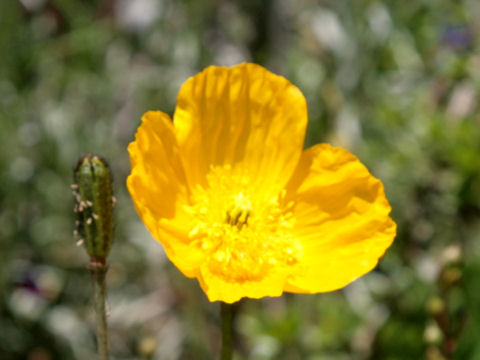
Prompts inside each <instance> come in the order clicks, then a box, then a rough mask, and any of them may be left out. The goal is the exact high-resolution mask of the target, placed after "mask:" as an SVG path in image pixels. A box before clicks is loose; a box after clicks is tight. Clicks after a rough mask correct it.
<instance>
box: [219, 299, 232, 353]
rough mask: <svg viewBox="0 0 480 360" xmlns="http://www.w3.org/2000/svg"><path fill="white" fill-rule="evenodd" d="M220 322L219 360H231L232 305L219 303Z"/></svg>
mask: <svg viewBox="0 0 480 360" xmlns="http://www.w3.org/2000/svg"><path fill="white" fill-rule="evenodd" d="M220 315H221V322H222V355H221V360H231V359H232V354H233V305H232V304H227V303H224V302H221V303H220Z"/></svg>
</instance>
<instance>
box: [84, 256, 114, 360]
mask: <svg viewBox="0 0 480 360" xmlns="http://www.w3.org/2000/svg"><path fill="white" fill-rule="evenodd" d="M88 269H89V270H90V272H91V273H92V276H93V284H94V295H95V312H96V317H97V346H98V358H99V360H108V359H109V354H108V332H107V315H106V313H105V298H106V293H107V289H106V285H105V277H106V274H107V269H108V267H107V265H106V264H105V261H98V260H91V261H90V264H88Z"/></svg>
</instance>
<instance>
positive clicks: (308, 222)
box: [285, 144, 396, 293]
mask: <svg viewBox="0 0 480 360" xmlns="http://www.w3.org/2000/svg"><path fill="white" fill-rule="evenodd" d="M287 200H293V201H294V204H295V205H294V207H293V210H292V211H293V215H294V218H295V225H294V228H293V229H292V231H293V234H294V237H295V238H297V239H298V240H299V241H300V244H301V246H302V248H303V250H302V252H303V254H302V257H301V261H300V262H299V264H298V265H297V266H296V268H295V269H292V275H291V276H290V278H289V279H288V281H287V285H286V288H285V290H286V291H290V292H297V293H316V292H325V291H332V290H336V289H339V288H342V287H344V286H345V285H347V284H348V283H350V282H351V281H353V280H355V279H356V278H358V277H360V276H362V275H364V274H365V273H367V272H369V271H370V270H372V269H373V268H374V267H375V266H376V264H377V262H378V259H379V258H380V257H381V256H382V255H383V254H384V253H385V251H386V249H387V248H388V247H389V246H390V245H391V244H392V242H393V239H394V237H395V233H396V225H395V223H394V222H393V220H392V219H391V218H390V217H389V213H390V210H391V207H390V205H389V203H388V201H387V199H386V198H385V193H384V189H383V185H382V183H381V182H380V181H379V180H378V179H376V178H375V177H373V176H372V175H371V174H370V173H369V172H368V170H367V169H366V167H365V166H364V165H362V164H361V163H360V161H359V160H358V159H357V158H356V157H355V156H353V155H352V154H350V153H349V152H348V151H346V150H343V149H340V148H335V147H332V146H330V145H327V144H320V145H316V146H314V147H312V148H310V149H308V150H306V151H305V152H304V153H303V154H302V157H301V159H300V162H299V164H298V167H297V169H296V170H295V173H294V175H293V176H292V178H291V180H290V182H289V183H288V185H287Z"/></svg>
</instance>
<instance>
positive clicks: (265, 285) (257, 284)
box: [198, 264, 286, 304]
mask: <svg viewBox="0 0 480 360" xmlns="http://www.w3.org/2000/svg"><path fill="white" fill-rule="evenodd" d="M281 270H282V269H278V270H277V271H276V272H273V273H270V274H267V275H266V276H264V277H263V278H262V279H261V280H257V281H239V282H234V281H227V280H225V279H224V278H223V277H219V276H218V275H216V274H213V273H212V272H211V269H210V268H209V266H208V264H203V265H202V266H201V273H200V274H201V275H200V276H199V277H198V281H199V283H200V286H201V288H202V290H203V291H204V293H205V294H206V295H207V297H208V300H210V301H219V300H220V301H223V302H226V303H229V304H231V303H234V302H236V301H238V300H240V299H241V298H243V297H248V298H252V299H260V298H262V297H265V296H280V295H282V292H283V289H284V286H285V279H286V275H285V271H281Z"/></svg>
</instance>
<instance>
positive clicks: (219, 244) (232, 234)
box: [186, 166, 301, 281]
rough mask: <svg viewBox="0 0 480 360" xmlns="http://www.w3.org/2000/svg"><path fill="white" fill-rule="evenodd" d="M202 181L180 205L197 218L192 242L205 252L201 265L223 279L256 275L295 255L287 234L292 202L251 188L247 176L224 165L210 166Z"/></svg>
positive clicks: (297, 249) (289, 262)
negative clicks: (203, 185)
mask: <svg viewBox="0 0 480 360" xmlns="http://www.w3.org/2000/svg"><path fill="white" fill-rule="evenodd" d="M207 182H208V186H207V187H206V188H201V187H198V188H197V189H196V190H195V191H194V194H193V203H194V205H192V206H189V207H187V208H186V210H187V211H188V212H189V213H190V214H191V215H192V216H193V217H194V218H195V219H196V220H197V221H196V223H195V226H194V227H193V228H192V230H190V234H189V235H190V238H191V239H192V246H198V247H200V248H201V249H203V250H204V251H206V252H207V254H208V256H207V259H208V262H207V266H208V267H209V270H210V271H211V272H212V273H215V274H217V275H218V276H221V277H223V278H224V279H225V280H227V281H247V280H255V279H256V280H258V279H261V278H262V277H264V276H266V275H267V274H268V273H269V272H271V271H272V270H273V268H274V267H277V266H287V265H294V264H295V263H297V262H298V257H299V256H300V251H301V249H300V247H299V245H298V242H297V241H296V240H295V239H294V238H293V236H292V235H291V233H290V228H291V226H292V224H293V222H294V218H293V216H292V213H291V208H292V206H293V204H287V205H284V201H283V198H284V196H285V194H284V193H281V194H269V193H266V192H258V191H252V189H251V181H250V179H249V178H248V177H247V176H245V175H244V174H241V173H238V172H235V171H234V170H232V169H231V168H230V167H227V166H226V167H215V168H212V169H211V171H210V173H209V175H208V176H207Z"/></svg>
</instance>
